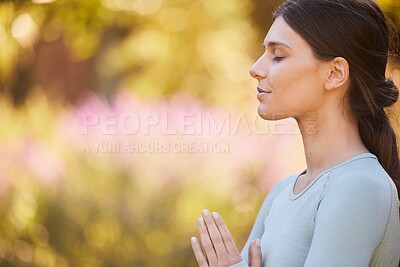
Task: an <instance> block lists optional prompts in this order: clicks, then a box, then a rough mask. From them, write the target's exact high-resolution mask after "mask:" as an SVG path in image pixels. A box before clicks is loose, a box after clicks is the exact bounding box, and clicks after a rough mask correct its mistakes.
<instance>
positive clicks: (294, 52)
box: [250, 17, 324, 120]
mask: <svg viewBox="0 0 400 267" xmlns="http://www.w3.org/2000/svg"><path fill="white" fill-rule="evenodd" d="M263 46H264V48H265V52H264V54H263V55H262V56H261V57H260V58H259V59H258V60H257V62H256V63H254V65H253V66H252V67H251V68H250V75H251V76H252V77H253V78H255V79H257V80H258V91H259V93H258V94H257V98H258V100H259V101H260V105H259V107H258V113H259V115H260V116H261V117H262V118H264V119H266V120H278V119H284V118H288V117H295V118H300V117H302V116H307V114H309V115H313V114H316V112H317V110H318V108H320V107H321V105H322V102H323V97H324V95H323V92H324V76H323V75H322V73H321V70H320V68H319V66H320V63H321V62H320V61H319V60H317V59H316V58H315V57H314V55H313V53H312V50H311V47H310V46H309V45H308V44H307V43H306V41H304V40H303V39H302V38H301V37H300V35H298V34H297V33H296V32H295V31H293V30H292V29H291V28H290V27H289V25H288V24H286V22H285V20H284V19H283V18H282V17H278V18H277V19H276V20H275V22H274V23H273V24H272V26H271V28H270V29H269V31H268V34H267V36H266V37H265V40H264V44H263Z"/></svg>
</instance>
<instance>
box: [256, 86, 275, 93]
mask: <svg viewBox="0 0 400 267" xmlns="http://www.w3.org/2000/svg"><path fill="white" fill-rule="evenodd" d="M257 91H258V92H259V93H271V92H272V91H266V90H264V89H261V88H260V87H257Z"/></svg>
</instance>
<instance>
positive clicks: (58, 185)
mask: <svg viewBox="0 0 400 267" xmlns="http://www.w3.org/2000/svg"><path fill="white" fill-rule="evenodd" d="M379 2H380V3H381V4H382V6H383V7H384V8H385V10H386V11H387V12H388V14H389V15H390V16H391V17H392V18H393V20H394V21H396V22H397V23H398V22H399V21H400V20H399V18H400V13H399V10H400V8H399V3H398V1H397V0H381V1H379ZM278 3H279V1H275V2H274V1H272V2H270V1H261V0H219V1H211V0H193V1H185V0H149V1H147V0H101V1H100V0H84V1H78V0H58V1H57V0H32V1H22V0H20V1H1V2H0V47H1V49H0V81H1V83H0V86H1V95H0V106H1V124H0V140H1V143H0V151H1V155H2V160H1V162H0V218H1V220H0V265H1V266H57V267H64V266H99V267H100V266H160V267H162V266H196V264H195V261H194V257H193V255H192V252H191V249H190V242H189V238H190V236H192V235H195V234H197V233H196V232H197V231H196V227H197V226H196V221H197V217H198V216H200V211H201V210H202V209H203V208H208V209H210V210H216V211H219V212H220V213H221V215H222V217H223V218H224V219H225V222H226V223H227V224H228V226H229V228H230V230H231V232H232V234H233V236H234V237H235V239H236V240H237V244H238V246H239V247H241V246H242V245H243V243H244V241H245V239H246V235H247V234H248V232H249V230H250V227H251V224H252V222H253V220H254V217H255V215H256V213H257V211H258V207H259V205H260V203H261V201H262V200H263V197H264V195H265V194H266V193H267V192H268V190H269V188H270V187H271V185H272V184H273V183H274V181H276V180H277V179H279V178H281V177H282V176H283V175H285V174H289V173H291V172H293V171H295V170H296V171H299V168H300V166H301V164H302V162H301V160H299V159H300V156H299V155H301V149H300V147H298V148H296V147H293V146H294V145H298V144H299V142H298V141H299V135H298V134H297V135H296V134H293V135H292V136H291V137H288V136H286V135H284V134H281V135H279V134H277V135H275V136H266V135H265V134H258V135H257V134H254V130H252V134H249V133H248V131H246V129H240V130H238V131H237V132H236V134H235V135H223V134H218V133H212V134H200V135H196V136H193V135H188V136H185V135H172V136H166V135H163V134H162V133H160V132H156V133H153V132H151V134H148V133H147V134H146V133H144V134H143V133H142V134H130V135H127V134H123V133H119V134H111V135H110V134H104V132H101V131H100V132H96V131H94V132H90V133H84V132H82V127H87V126H88V125H87V124H88V123H89V122H88V121H85V120H82V117H84V118H88V116H92V115H93V114H94V115H96V116H97V117H96V118H98V117H100V116H101V115H102V114H116V115H123V114H124V113H133V114H155V115H156V116H162V115H163V114H169V115H171V118H172V119H170V120H169V121H173V120H174V119H176V118H179V117H182V116H188V115H189V116H190V115H193V114H213V116H216V117H219V118H221V120H223V119H224V118H226V117H224V116H225V115H224V114H226V113H229V114H230V116H231V117H230V119H231V120H235V121H239V122H240V121H241V119H243V118H245V119H246V118H250V119H249V121H252V119H251V118H255V116H256V115H255V107H256V100H255V97H254V93H252V92H251V88H254V84H253V83H252V81H251V79H250V78H249V77H248V67H249V66H250V65H251V64H252V62H253V60H254V59H255V58H256V57H257V56H258V55H259V53H261V51H262V48H261V45H260V44H261V42H262V39H263V38H264V35H265V33H266V30H267V27H268V26H269V23H270V20H271V18H270V14H271V12H272V10H273V7H274V6H276V5H277V4H278ZM393 73H394V74H393V75H394V77H395V78H396V79H398V77H399V76H400V75H399V73H398V72H396V71H395V72H393ZM397 81H398V80H397ZM253 91H254V90H253ZM93 92H96V93H97V94H98V95H100V96H96V95H94V94H93ZM102 96H105V97H106V99H107V100H104V99H103V98H102ZM195 99H197V100H195ZM198 100H201V103H202V104H199V102H198ZM204 103H205V104H204ZM17 107H18V108H17ZM249 110H251V111H249ZM241 114H246V115H248V116H249V117H241V116H242V115H241ZM85 116H86V117H85ZM252 122H254V121H252ZM85 123H86V124H85ZM102 123H103V124H104V123H105V122H104V121H103V122H99V123H98V124H97V125H96V126H97V127H100V126H102ZM171 123H172V124H173V123H179V122H176V121H173V122H171ZM103 126H104V125H103ZM242 126H243V125H242ZM244 128H246V126H245V127H244ZM96 129H97V130H99V128H95V130H96ZM102 129H104V128H102ZM193 140H195V141H196V142H211V143H218V142H228V144H229V145H230V150H229V152H228V153H190V152H182V153H171V152H168V153H162V152H157V153H155V152H154V153H153V152H152V153H133V152H129V153H123V152H121V151H112V149H111V148H110V144H111V145H112V144H129V143H139V142H143V143H147V144H150V143H155V142H166V143H167V144H173V143H175V144H176V143H178V144H185V143H188V142H193ZM96 142H97V143H98V144H103V145H105V146H109V147H106V148H105V149H104V151H93V147H90V149H89V150H88V151H86V150H85V147H86V145H87V144H88V143H90V145H91V146H93V144H95V143H96ZM288 147H292V148H291V150H293V149H295V150H297V151H299V153H295V154H293V155H292V154H290V153H293V152H289V150H288V149H286V148H288ZM271 155H273V157H271Z"/></svg>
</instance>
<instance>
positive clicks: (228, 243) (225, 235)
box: [212, 212, 239, 255]
mask: <svg viewBox="0 0 400 267" xmlns="http://www.w3.org/2000/svg"><path fill="white" fill-rule="evenodd" d="M212 216H213V218H214V221H215V223H216V225H217V227H218V231H219V232H220V235H221V237H222V240H223V242H224V244H225V248H226V251H227V252H228V254H229V255H239V251H238V249H237V247H236V244H235V241H233V238H232V235H231V233H230V232H229V229H228V227H226V224H225V223H224V221H223V220H222V217H221V216H220V215H219V214H218V213H217V212H213V214H212Z"/></svg>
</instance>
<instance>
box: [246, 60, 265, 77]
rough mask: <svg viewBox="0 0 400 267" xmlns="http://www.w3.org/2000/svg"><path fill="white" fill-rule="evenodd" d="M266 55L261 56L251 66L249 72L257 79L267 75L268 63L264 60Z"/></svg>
mask: <svg viewBox="0 0 400 267" xmlns="http://www.w3.org/2000/svg"><path fill="white" fill-rule="evenodd" d="M263 58H264V55H263V56H261V57H260V58H259V59H258V60H257V61H256V62H255V63H254V64H253V66H251V68H250V70H249V73H250V75H251V77H253V78H254V79H257V80H261V79H264V78H266V77H267V69H266V64H265V62H263V61H264V60H263Z"/></svg>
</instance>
